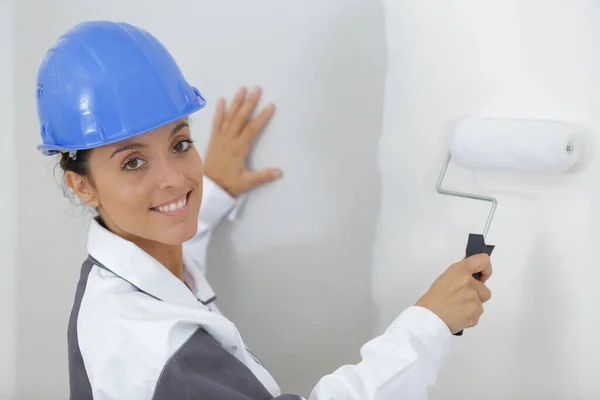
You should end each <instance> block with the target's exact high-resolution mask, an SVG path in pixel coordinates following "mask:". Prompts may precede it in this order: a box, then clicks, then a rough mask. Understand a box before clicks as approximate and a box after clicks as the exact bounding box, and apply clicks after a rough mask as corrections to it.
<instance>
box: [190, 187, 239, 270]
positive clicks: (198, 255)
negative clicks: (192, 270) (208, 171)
mask: <svg viewBox="0 0 600 400" xmlns="http://www.w3.org/2000/svg"><path fill="white" fill-rule="evenodd" d="M244 200H245V196H243V195H242V196H239V197H237V198H234V197H232V196H231V195H230V194H229V193H227V192H226V191H225V190H224V189H223V188H221V187H220V186H219V185H217V184H216V183H215V182H214V181H213V180H212V179H210V178H209V177H207V176H206V175H205V176H204V177H203V181H202V205H201V206H200V212H199V213H198V231H197V232H196V235H194V237H193V238H191V239H190V240H188V241H187V242H185V243H184V244H183V246H184V249H185V252H186V254H187V255H188V256H189V257H190V258H191V259H192V261H193V262H194V264H195V265H196V266H197V267H198V269H199V270H200V272H201V273H203V274H204V273H205V272H206V252H207V250H208V245H209V243H210V239H211V237H212V233H213V231H214V229H215V228H216V227H217V226H218V225H219V223H220V222H221V221H222V220H223V218H225V217H226V218H227V219H228V220H229V221H233V220H234V219H235V218H236V216H237V213H238V211H239V209H240V207H241V206H242V204H243V202H244Z"/></svg>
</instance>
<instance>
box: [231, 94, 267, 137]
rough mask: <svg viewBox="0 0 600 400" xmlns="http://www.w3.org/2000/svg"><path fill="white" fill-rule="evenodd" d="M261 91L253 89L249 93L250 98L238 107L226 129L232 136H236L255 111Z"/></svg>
mask: <svg viewBox="0 0 600 400" xmlns="http://www.w3.org/2000/svg"><path fill="white" fill-rule="evenodd" d="M260 94H261V89H260V88H258V87H257V88H254V90H252V92H251V93H250V96H248V98H247V99H246V101H245V102H244V104H242V106H241V107H240V109H239V110H238V112H237V114H236V115H234V116H233V120H232V121H231V124H230V125H229V126H228V127H227V130H228V131H229V132H230V133H231V134H233V135H238V134H239V133H240V131H241V129H242V128H243V126H244V125H246V124H247V123H248V118H250V115H251V114H252V113H253V112H254V110H255V109H256V105H257V104H258V100H260Z"/></svg>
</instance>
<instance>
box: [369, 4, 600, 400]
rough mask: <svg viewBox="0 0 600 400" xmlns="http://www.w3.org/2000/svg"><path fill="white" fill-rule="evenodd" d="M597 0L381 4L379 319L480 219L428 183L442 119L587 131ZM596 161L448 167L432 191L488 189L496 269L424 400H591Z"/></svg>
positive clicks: (595, 84)
mask: <svg viewBox="0 0 600 400" xmlns="http://www.w3.org/2000/svg"><path fill="white" fill-rule="evenodd" d="M599 7H600V3H598V2H596V1H583V0H581V1H569V2H564V1H559V0H552V1H546V0H543V1H542V0H540V1H533V0H526V1H523V0H504V1H477V0H463V1H460V2H438V1H433V0H425V1H418V2H417V1H397V0H386V1H385V12H386V14H385V15H386V37H387V46H388V50H389V52H388V60H389V64H388V76H387V81H386V97H385V112H384V131H383V135H382V137H381V140H380V143H379V157H378V158H379V165H380V168H381V173H382V196H381V197H382V209H381V216H380V219H379V224H378V230H377V240H376V242H375V246H374V254H375V258H374V263H373V295H374V298H375V303H376V306H377V308H378V310H379V311H380V316H379V317H380V319H379V324H380V327H383V326H385V325H386V324H387V323H388V322H389V321H390V320H391V319H392V318H393V317H394V316H395V315H396V313H397V311H398V309H399V308H401V307H404V306H407V305H409V304H411V303H412V302H413V301H414V300H415V299H416V298H417V297H418V296H420V295H421V293H423V292H424V291H425V290H426V289H427V288H428V287H429V285H430V284H431V282H432V281H433V280H434V279H435V278H436V277H437V276H438V275H439V274H440V273H441V272H442V271H443V270H444V269H445V268H446V267H447V266H448V265H450V264H451V263H453V262H455V261H457V260H459V259H460V258H462V257H463V256H464V248H465V245H466V240H467V236H468V234H469V233H470V232H474V233H480V232H481V230H482V229H483V225H484V222H485V219H486V217H487V212H488V207H489V206H488V205H487V204H485V203H484V204H479V203H478V202H474V201H471V200H465V199H458V198H453V197H447V196H442V195H439V194H438V193H437V192H436V191H435V184H436V181H437V178H438V174H439V172H440V168H441V166H442V164H443V160H444V156H445V151H446V149H447V147H446V138H447V136H446V135H447V133H448V132H447V127H448V126H449V124H450V123H451V122H452V121H453V120H454V119H455V118H456V117H457V116H459V115H463V114H474V115H482V116H493V117H519V118H542V119H543V118H548V119H564V120H571V121H577V122H581V123H584V124H585V125H587V126H588V127H589V129H590V130H591V131H592V132H593V133H595V134H597V132H599V129H600V117H599V116H600V113H599V111H600V98H599V96H598V93H600V91H599V90H598V89H599V81H598V71H599V70H600V69H599V68H598V66H599V64H598V49H599V48H600V47H599V46H598V44H599V43H598V37H599V36H600V35H599V33H600V32H599V31H598V26H599V24H598V22H600V19H599V17H600V14H599V11H600V9H599ZM592 139H594V137H593V136H592ZM593 146H594V142H593V141H592V143H591V144H590V145H588V147H587V148H586V151H587V152H591V153H593V152H592V151H591V150H594V147H593ZM596 154H597V151H596ZM586 157H589V155H586ZM595 158H597V157H595ZM595 158H591V159H589V158H588V160H584V163H587V168H585V169H583V171H581V172H578V173H576V174H571V175H568V176H524V175H520V174H510V175H508V174H502V173H483V172H481V171H467V170H461V169H460V168H458V167H456V166H450V169H449V172H448V178H447V181H446V182H447V188H455V189H459V190H463V191H471V192H475V193H482V194H489V195H494V196H496V197H497V199H498V204H499V205H498V210H497V212H496V217H495V219H494V221H493V223H492V226H491V229H490V232H489V236H488V240H487V241H488V243H491V244H495V245H496V246H497V247H496V249H495V250H494V254H493V256H492V259H493V263H494V264H493V265H494V268H495V273H494V276H493V277H492V280H491V281H490V282H489V286H490V288H491V289H492V293H493V296H492V299H491V301H490V303H488V305H487V307H486V308H485V313H484V315H483V318H482V320H481V323H480V325H479V326H478V327H477V328H476V329H473V330H468V331H466V333H465V335H464V336H463V337H460V338H456V340H455V348H454V350H453V355H452V357H451V359H450V360H449V363H448V365H446V368H445V370H444V372H443V373H442V375H441V377H440V380H439V381H438V384H437V386H436V387H435V390H434V391H433V393H432V396H431V398H432V399H486V400H487V399H490V400H492V399H596V398H599V397H600V382H599V381H598V371H599V370H600V361H599V360H600V359H599V358H598V354H600V343H599V342H598V340H597V333H598V330H599V329H600V314H599V313H598V312H597V308H598V305H599V304H600V292H599V291H598V290H597V282H598V280H599V279H600V270H599V269H598V268H597V264H598V262H597V261H598V257H597V247H598V243H599V241H600V235H599V234H598V232H599V231H600V229H599V228H600V220H599V218H598V204H599V200H600V184H599V182H600V180H599V177H600V166H599V164H598V162H597V160H596V159H595ZM590 160H591V162H589V161H590Z"/></svg>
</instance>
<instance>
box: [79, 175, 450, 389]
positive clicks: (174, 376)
mask: <svg viewBox="0 0 600 400" xmlns="http://www.w3.org/2000/svg"><path fill="white" fill-rule="evenodd" d="M236 204H237V203H236V200H235V199H234V198H232V197H231V196H229V195H228V194H227V193H226V192H225V191H224V190H223V189H221V188H220V187H219V186H218V185H216V184H215V183H214V182H213V181H211V180H210V179H209V178H207V177H205V178H204V188H203V199H202V206H201V210H200V213H199V216H198V221H199V226H198V232H197V234H196V236H195V237H194V238H193V239H191V240H190V241H189V242H187V243H185V244H184V246H183V251H184V254H183V257H184V266H185V279H186V283H187V285H186V284H185V283H183V282H182V281H180V280H179V279H178V278H177V277H175V276H174V275H173V274H171V272H170V271H169V270H167V269H166V268H165V267H164V266H162V265H161V264H160V263H159V262H158V261H156V260H155V259H153V258H152V257H151V256H150V255H148V254H147V253H145V252H144V251H143V250H141V249H140V248H139V247H137V246H136V245H135V244H133V243H132V242H129V241H127V240H125V239H122V238H121V237H119V236H117V235H114V234H113V233H111V232H109V231H108V230H107V229H105V228H103V227H102V226H101V225H100V224H99V223H98V222H97V221H95V220H94V221H92V223H91V226H90V230H89V234H88V243H87V250H88V252H89V255H90V258H89V259H88V260H86V262H84V264H83V267H82V274H81V279H80V282H79V285H78V290H77V294H76V297H75V301H74V305H73V311H72V314H71V320H70V323H69V335H68V339H69V370H70V381H71V398H72V399H73V400H80V399H91V398H93V399H96V400H108V399H127V400H137V399H156V400H162V399H170V398H173V399H188V398H189V399H193V398H197V399H211V400H221V399H227V400H237V399H239V400H246V399H247V400H254V399H261V400H262V399H264V400H268V399H300V398H302V397H301V396H299V395H282V394H281V390H280V388H279V386H278V385H277V383H276V382H275V380H274V379H273V377H272V376H271V374H270V373H269V372H268V371H267V370H266V369H265V368H264V367H263V366H262V365H261V364H260V362H259V361H258V360H257V359H256V358H255V357H254V356H253V355H252V354H251V353H250V352H249V351H248V350H247V348H246V345H245V344H244V341H243V339H242V337H241V335H240V333H239V331H238V330H237V328H236V327H235V325H234V324H233V323H232V322H231V321H229V320H228V319H227V318H226V317H225V316H223V315H222V314H221V313H220V312H219V310H218V308H217V306H216V304H215V301H214V300H215V293H214V292H213V290H212V288H211V287H210V284H209V283H208V282H207V280H206V278H205V270H206V266H205V262H206V251H207V247H208V244H209V240H210V237H211V235H212V232H213V230H214V228H215V227H216V226H217V225H218V224H219V222H220V221H221V220H222V219H223V218H224V217H225V216H226V215H229V217H230V218H233V217H234V214H235V211H236ZM274 340H276V338H274ZM451 341H452V335H451V333H450V331H449V329H448V327H447V326H446V324H445V323H444V322H443V321H442V320H441V319H440V318H438V317H437V316H436V315H435V314H434V313H432V312H431V311H429V310H427V309H425V308H421V307H416V306H415V307H409V308H407V309H406V310H404V311H403V312H402V313H401V314H400V315H399V316H398V317H397V318H396V319H395V320H394V321H393V322H392V324H391V325H390V326H389V327H388V328H387V329H386V331H385V332H384V333H383V334H382V335H380V336H378V337H376V338H374V339H373V340H371V341H369V342H368V343H366V344H365V345H364V346H363V347H362V348H361V349H360V355H361V358H362V360H361V361H360V362H359V363H358V364H357V365H345V366H341V367H340V368H339V369H337V370H336V371H332V372H331V374H329V375H326V376H324V377H322V378H321V379H320V380H319V381H318V382H316V383H315V387H314V388H313V390H312V392H311V393H310V395H309V397H308V399H309V400H326V399H327V400H329V399H336V400H345V399H348V400H359V399H360V400H388V399H389V400H392V399H394V400H396V399H426V398H427V394H428V391H429V389H430V387H431V386H432V385H433V384H434V383H435V381H436V378H437V375H438V372H439V370H440V368H441V366H442V364H443V362H444V360H445V358H446V356H447V354H448V352H449V349H450V347H451ZM358 350H359V349H357V351H358ZM92 396H93V397H92ZM278 396H281V397H278Z"/></svg>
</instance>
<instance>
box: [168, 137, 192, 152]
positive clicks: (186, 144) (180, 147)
mask: <svg viewBox="0 0 600 400" xmlns="http://www.w3.org/2000/svg"><path fill="white" fill-rule="evenodd" d="M191 147H192V141H191V140H189V139H186V140H182V141H181V142H179V143H177V144H176V145H175V147H173V152H175V153H183V152H185V151H188V150H189V149H190V148H191Z"/></svg>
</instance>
